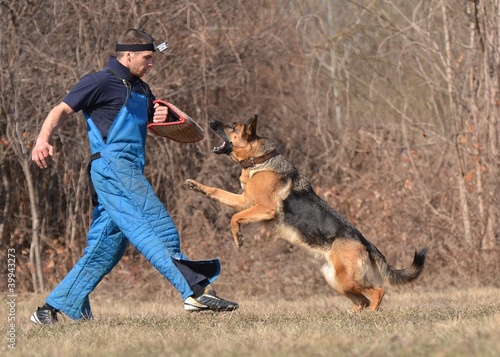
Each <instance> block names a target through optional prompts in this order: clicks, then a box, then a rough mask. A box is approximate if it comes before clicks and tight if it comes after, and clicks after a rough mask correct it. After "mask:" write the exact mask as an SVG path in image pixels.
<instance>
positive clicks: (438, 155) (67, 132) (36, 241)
mask: <svg viewBox="0 0 500 357" xmlns="http://www.w3.org/2000/svg"><path fill="white" fill-rule="evenodd" d="M499 14H500V0H492V1H480V0H472V1H471V0H469V1H467V0H357V1H350V0H300V1H299V0H276V1H262V0H257V1H250V2H248V1H240V0H235V1H217V0H200V1H189V0H183V1H157V0H155V1H151V0H143V1H137V0H126V1H116V0H92V1H89V0H78V1H76V0H50V1H45V0H44V1H42V0H18V1H11V0H0V16H1V18H2V21H1V22H0V46H1V47H0V68H1V70H0V91H1V98H0V169H1V173H0V180H1V183H0V236H1V239H2V240H1V244H2V246H1V250H0V258H1V259H2V260H4V258H5V257H6V253H7V248H10V247H13V248H15V249H16V258H17V284H18V287H19V289H23V290H26V291H44V290H46V289H50V288H52V287H53V286H54V285H55V284H56V283H58V282H59V281H60V279H61V278H62V277H63V276H64V275H65V274H66V273H67V271H68V270H69V269H70V268H71V267H72V266H73V264H74V263H75V262H76V261H77V259H78V258H79V257H80V256H81V254H82V249H83V248H84V246H85V241H86V238H85V237H86V232H87V230H88V226H89V223H90V220H91V202H90V196H89V188H88V177H87V172H86V166H87V164H88V161H89V149H88V141H87V134H86V124H85V121H84V118H83V115H82V114H81V113H78V114H76V115H75V116H74V118H73V120H71V121H70V122H69V123H66V124H65V125H64V126H63V127H62V128H61V129H60V130H59V132H58V134H57V135H56V136H55V137H54V142H55V144H56V147H57V154H56V155H55V156H54V158H53V160H52V163H51V164H52V165H51V167H50V168H49V169H48V170H44V171H41V170H39V169H38V168H37V167H36V166H35V165H33V164H32V163H31V158H30V151H31V148H32V145H33V142H34V140H35V139H36V135H37V134H38V130H39V128H40V126H41V123H42V121H43V120H44V118H45V116H46V115H47V113H48V112H49V110H50V109H51V108H52V106H54V105H56V104H57V103H59V101H61V99H62V98H63V97H64V95H65V94H66V93H67V92H68V91H69V90H70V89H71V88H72V86H74V85H75V84H76V82H77V81H78V80H79V78H81V77H82V76H83V75H85V74H87V73H89V72H92V71H97V70H100V69H102V68H103V67H105V66H106V63H107V59H108V56H109V55H113V54H114V44H115V41H116V39H117V38H118V36H119V35H120V34H121V33H122V32H123V31H124V30H125V29H127V28H130V27H141V28H143V29H145V30H146V31H147V32H149V33H151V34H152V35H153V36H154V37H155V38H156V39H157V40H158V41H163V40H167V41H168V42H169V44H170V50H169V51H168V52H167V53H166V54H164V55H156V57H155V67H154V69H153V71H152V72H151V73H150V74H149V75H148V77H147V78H146V81H147V82H148V83H149V84H150V86H151V87H152V89H153V92H154V93H155V95H156V97H157V98H161V99H165V100H168V101H170V102H172V103H174V104H176V105H177V106H178V107H180V108H181V109H183V110H184V111H185V112H187V113H188V114H189V115H190V116H191V117H193V118H194V119H196V120H197V121H198V122H199V123H200V125H202V126H203V127H204V128H205V130H206V137H205V139H204V140H203V141H201V142H199V143H196V144H187V145H183V144H178V143H175V142H170V141H168V140H166V139H163V138H159V137H154V136H151V135H150V136H149V139H148V153H147V154H148V166H147V169H146V170H147V176H148V178H149V179H150V180H151V183H152V184H153V186H154V187H155V189H156V190H157V192H158V195H159V197H160V198H161V199H162V200H163V201H164V202H165V205H166V207H167V208H168V210H169V212H170V213H171V215H172V216H173V218H174V221H175V222H176V224H177V227H178V229H179V231H180V233H181V236H182V249H183V251H184V252H185V253H186V254H187V255H188V256H189V257H191V258H192V259H205V258H209V257H214V256H217V257H219V258H221V261H222V264H223V272H222V276H221V278H220V279H219V282H220V284H221V285H223V286H225V287H233V288H234V289H238V290H239V291H241V292H243V293H248V294H264V293H265V294H270V293H274V294H282V295H285V296H287V295H286V294H289V293H293V294H294V296H301V295H309V294H311V293H312V292H316V293H330V291H329V290H328V288H327V287H326V284H325V283H324V281H323V278H322V276H321V273H320V272H319V267H320V266H321V262H318V261H317V260H315V259H314V257H312V256H310V255H309V254H308V253H306V252H303V251H302V250H300V249H298V248H296V247H293V246H291V245H290V244H288V243H286V242H285V241H283V240H280V239H279V237H275V236H272V235H271V234H270V233H269V231H268V230H267V229H266V228H265V226H261V225H254V226H249V227H244V228H243V234H244V235H245V236H247V239H246V240H245V245H244V246H243V247H242V248H241V249H240V250H239V251H237V250H236V248H235V247H234V244H233V241H232V239H231V236H230V229H229V219H230V216H231V214H232V212H231V210H229V209H227V208H224V207H221V206H219V205H217V204H215V203H213V202H210V201H209V200H208V199H206V198H205V197H202V196H200V195H196V194H195V193H193V192H190V191H188V190H186V189H185V188H184V187H183V182H184V180H185V179H187V178H195V179H197V180H200V181H201V182H204V183H206V184H210V185H216V186H219V187H223V188H225V189H228V190H232V191H235V192H236V191H238V190H239V182H238V177H239V167H238V165H235V164H234V163H233V162H231V161H230V160H229V159H228V158H225V157H216V156H215V155H213V154H211V148H212V147H214V146H217V145H219V144H220V142H219V141H218V139H217V137H216V136H215V135H214V134H213V133H211V132H210V130H209V128H208V120H209V119H210V118H216V119H219V120H224V121H231V122H232V121H242V120H246V119H247V118H248V117H249V116H251V115H253V114H258V115H259V128H258V132H259V133H260V135H262V136H266V137H269V138H272V139H273V140H275V141H276V142H277V143H278V147H279V152H280V153H282V154H283V155H285V156H286V157H288V159H289V160H291V161H292V162H293V163H294V164H295V165H296V166H297V167H298V168H299V170H300V171H301V172H302V173H303V174H305V175H306V176H308V177H309V178H310V179H311V180H312V182H313V184H314V187H315V189H316V190H317V192H318V193H319V194H320V195H321V196H322V197H323V198H325V199H326V200H327V201H328V202H329V203H330V204H331V205H332V206H333V207H335V208H336V209H337V210H338V211H339V212H340V213H341V214H342V215H344V216H345V217H346V218H347V219H348V220H350V221H351V222H352V223H354V224H355V225H356V226H357V227H358V228H359V229H360V230H361V232H363V234H364V235H365V236H366V237H367V238H368V239H369V240H371V241H372V242H373V243H375V244H376V245H377V246H378V247H379V248H380V250H381V251H382V252H384V254H385V255H386V257H387V259H388V261H389V262H390V263H391V264H393V265H394V266H396V267H401V266H406V265H408V264H409V263H410V261H411V258H412V256H413V250H414V249H416V248H420V247H428V248H429V256H428V265H427V269H426V272H425V274H424V275H423V277H422V278H421V280H420V281H419V282H417V284H421V285H428V286H432V287H436V286H445V285H463V284H466V285H489V284H492V285H496V286H498V285H499V280H498V276H499V274H500V268H499V244H500V228H499V225H498V219H499V214H500V204H499V203H500V202H499V194H498V187H499V177H500V175H499V174H500V165H499V163H500V160H499V119H498V117H499V116H498V114H499V103H500V97H499V95H500V90H499V74H500V73H499V71H500V53H499V51H500V34H499V28H500V16H499ZM3 270H5V269H3ZM0 274H3V272H2V273H0ZM106 279H107V280H108V281H110V282H116V283H119V284H121V285H122V286H123V285H124V286H134V285H137V284H139V285H142V286H143V289H145V291H155V289H157V287H158V284H159V282H158V281H159V280H161V278H160V275H159V274H158V273H157V272H155V271H154V270H153V268H152V267H151V266H150V265H149V264H148V263H147V262H146V261H145V259H144V258H143V257H142V256H140V255H139V254H138V253H137V251H135V250H134V249H133V248H129V249H128V250H127V253H126V256H125V257H124V259H123V260H122V261H121V262H120V263H119V265H118V266H117V267H116V268H115V270H114V271H113V272H112V273H111V274H110V276H108V277H107V278H106ZM162 289H169V287H164V286H162Z"/></svg>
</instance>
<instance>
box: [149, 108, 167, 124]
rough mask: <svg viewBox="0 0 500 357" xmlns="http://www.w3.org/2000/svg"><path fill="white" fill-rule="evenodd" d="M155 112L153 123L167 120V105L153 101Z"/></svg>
mask: <svg viewBox="0 0 500 357" xmlns="http://www.w3.org/2000/svg"><path fill="white" fill-rule="evenodd" d="M154 108H155V113H154V116H153V123H164V122H165V121H167V116H168V107H166V106H164V105H160V104H159V103H155V106H154Z"/></svg>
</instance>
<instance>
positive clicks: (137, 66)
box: [127, 51, 154, 78]
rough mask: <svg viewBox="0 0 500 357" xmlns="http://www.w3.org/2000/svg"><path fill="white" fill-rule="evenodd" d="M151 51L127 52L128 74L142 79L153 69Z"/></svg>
mask: <svg viewBox="0 0 500 357" xmlns="http://www.w3.org/2000/svg"><path fill="white" fill-rule="evenodd" d="M153 53H154V52H153V51H142V52H128V53H127V56H128V58H127V60H128V64H129V66H128V67H129V69H130V74H132V75H133V76H135V77H139V78H140V77H142V76H144V75H145V74H146V73H148V72H149V70H150V69H151V68H152V67H153Z"/></svg>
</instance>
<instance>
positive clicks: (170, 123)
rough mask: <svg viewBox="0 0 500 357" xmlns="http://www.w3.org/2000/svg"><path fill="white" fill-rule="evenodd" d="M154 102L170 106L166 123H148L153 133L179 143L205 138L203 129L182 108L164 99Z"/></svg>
mask: <svg viewBox="0 0 500 357" xmlns="http://www.w3.org/2000/svg"><path fill="white" fill-rule="evenodd" d="M154 103H158V104H160V105H164V106H166V107H168V117H167V121H166V122H164V123H150V124H149V125H148V129H149V130H151V131H152V132H153V133H155V134H156V135H159V136H162V137H165V138H168V139H171V140H174V141H177V142H179V143H194V142H196V141H200V140H201V139H203V137H204V134H205V132H204V131H203V129H202V128H201V127H200V126H199V125H198V124H197V123H196V122H195V121H194V120H193V119H191V118H190V117H189V116H188V115H187V114H186V113H184V112H183V111H182V110H180V109H179V108H177V107H176V106H175V105H173V104H171V103H168V102H166V101H164V100H155V101H154Z"/></svg>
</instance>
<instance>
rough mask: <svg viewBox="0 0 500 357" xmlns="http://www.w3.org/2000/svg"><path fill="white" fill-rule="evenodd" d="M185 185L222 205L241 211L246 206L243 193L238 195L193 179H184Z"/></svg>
mask: <svg viewBox="0 0 500 357" xmlns="http://www.w3.org/2000/svg"><path fill="white" fill-rule="evenodd" d="M185 185H186V186H187V187H188V188H189V189H191V190H193V191H194V192H198V193H202V194H204V195H205V196H207V197H210V198H212V199H214V200H216V201H218V202H220V203H222V204H223V205H226V206H228V207H230V208H232V209H234V210H235V211H238V212H239V211H242V210H244V209H245V208H246V206H245V205H246V199H245V196H244V195H238V194H235V193H231V192H228V191H224V190H221V189H220V188H216V187H210V186H206V185H203V184H201V183H199V182H197V181H195V180H191V179H189V180H186V181H185Z"/></svg>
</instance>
